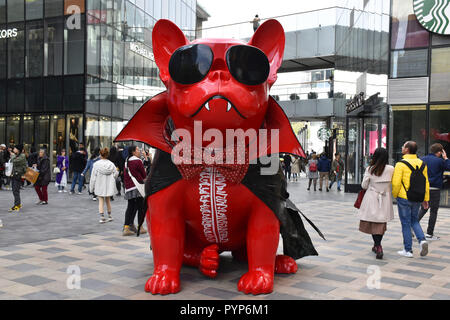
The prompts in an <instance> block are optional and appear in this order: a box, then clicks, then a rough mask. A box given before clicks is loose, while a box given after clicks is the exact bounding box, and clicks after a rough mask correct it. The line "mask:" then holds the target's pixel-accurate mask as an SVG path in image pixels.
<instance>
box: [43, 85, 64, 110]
mask: <svg viewBox="0 0 450 320" xmlns="http://www.w3.org/2000/svg"><path fill="white" fill-rule="evenodd" d="M62 92H63V79H62V77H48V78H45V79H44V96H45V98H44V99H45V100H44V102H45V110H46V111H61V110H62Z"/></svg>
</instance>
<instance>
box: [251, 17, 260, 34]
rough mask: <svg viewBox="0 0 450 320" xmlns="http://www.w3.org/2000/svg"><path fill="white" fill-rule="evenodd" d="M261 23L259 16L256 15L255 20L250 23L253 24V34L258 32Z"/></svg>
mask: <svg viewBox="0 0 450 320" xmlns="http://www.w3.org/2000/svg"><path fill="white" fill-rule="evenodd" d="M260 21H261V19H260V18H259V16H258V15H255V17H254V18H253V20H252V21H250V23H253V32H256V30H257V29H258V28H259V22H260Z"/></svg>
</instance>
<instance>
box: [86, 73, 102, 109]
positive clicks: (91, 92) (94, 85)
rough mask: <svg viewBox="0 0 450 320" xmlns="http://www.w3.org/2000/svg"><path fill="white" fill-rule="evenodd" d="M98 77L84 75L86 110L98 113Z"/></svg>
mask: <svg viewBox="0 0 450 320" xmlns="http://www.w3.org/2000/svg"><path fill="white" fill-rule="evenodd" d="M99 96H100V87H99V79H98V78H94V77H90V76H87V77H86V97H85V101H86V112H89V113H94V114H98V112H99V103H100V97H99Z"/></svg>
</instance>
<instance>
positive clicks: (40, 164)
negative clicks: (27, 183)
mask: <svg viewBox="0 0 450 320" xmlns="http://www.w3.org/2000/svg"><path fill="white" fill-rule="evenodd" d="M37 169H38V170H39V176H38V178H37V180H36V183H35V185H38V186H48V184H49V183H50V179H51V173H50V160H49V159H48V158H47V156H44V157H43V158H38V159H37Z"/></svg>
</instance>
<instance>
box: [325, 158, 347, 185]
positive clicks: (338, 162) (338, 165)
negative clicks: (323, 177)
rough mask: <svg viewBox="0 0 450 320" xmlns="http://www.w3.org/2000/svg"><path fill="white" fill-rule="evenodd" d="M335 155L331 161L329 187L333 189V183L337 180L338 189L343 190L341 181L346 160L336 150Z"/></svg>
mask: <svg viewBox="0 0 450 320" xmlns="http://www.w3.org/2000/svg"><path fill="white" fill-rule="evenodd" d="M334 157H335V158H334V160H333V162H332V163H331V173H330V186H329V187H328V189H331V187H332V186H333V184H334V183H335V182H337V190H338V191H341V181H342V176H343V175H344V161H342V159H341V154H340V153H339V152H336V153H335V154H334Z"/></svg>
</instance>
